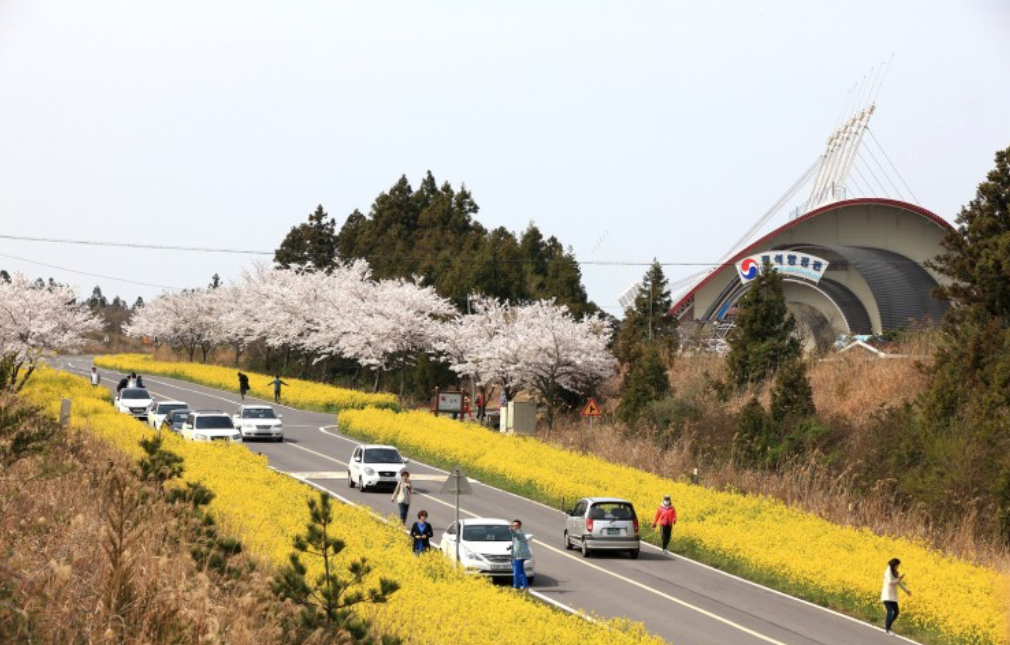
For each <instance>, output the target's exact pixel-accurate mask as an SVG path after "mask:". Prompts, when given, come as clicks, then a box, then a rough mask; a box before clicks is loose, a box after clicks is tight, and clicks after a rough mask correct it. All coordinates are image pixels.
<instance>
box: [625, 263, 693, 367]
mask: <svg viewBox="0 0 1010 645" xmlns="http://www.w3.org/2000/svg"><path fill="white" fill-rule="evenodd" d="M672 308H673V299H672V298H671V297H670V289H669V287H668V283H667V280H666V275H665V274H664V273H663V267H662V265H660V264H659V263H658V262H653V264H652V266H650V267H649V270H648V271H646V273H645V276H644V277H643V278H642V284H641V287H640V288H639V290H638V295H637V296H636V297H635V302H634V304H633V305H632V306H631V307H629V308H628V309H627V310H626V311H625V312H624V320H623V321H622V322H621V327H620V331H619V332H618V334H617V350H616V354H617V359H618V360H619V361H621V363H622V364H625V365H629V364H633V363H634V362H635V361H636V360H638V358H639V356H640V355H641V353H642V349H643V348H644V347H645V346H646V345H649V344H654V345H655V346H656V348H657V350H658V351H659V355H660V357H661V358H662V359H663V362H664V363H665V364H666V365H667V366H670V365H672V364H673V357H674V355H675V354H676V353H677V349H678V347H679V345H680V336H679V332H678V331H677V318H676V317H675V316H674V315H673V314H672V313H671V311H670V310H671V309H672Z"/></svg>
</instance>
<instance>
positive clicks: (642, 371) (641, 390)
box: [617, 344, 670, 424]
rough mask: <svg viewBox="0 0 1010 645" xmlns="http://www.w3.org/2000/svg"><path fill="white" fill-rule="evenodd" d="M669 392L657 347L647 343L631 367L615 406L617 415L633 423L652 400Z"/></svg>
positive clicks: (656, 399) (668, 381) (667, 378)
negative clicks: (617, 403)
mask: <svg viewBox="0 0 1010 645" xmlns="http://www.w3.org/2000/svg"><path fill="white" fill-rule="evenodd" d="M669 393H670V379H669V377H668V376H667V374H666V366H665V365H664V364H663V360H662V359H661V358H660V354H659V350H658V347H657V346H656V345H655V344H653V345H647V346H646V347H645V348H644V349H643V350H642V351H641V353H640V355H639V358H638V360H637V361H635V363H634V365H633V366H632V368H631V372H630V373H629V375H628V378H627V384H626V386H625V388H624V391H623V393H622V394H621V402H620V404H619V405H618V406H617V416H618V418H619V419H621V420H622V421H624V422H625V423H629V424H631V423H634V422H635V421H637V420H638V419H639V417H640V416H641V414H642V412H643V411H644V410H645V408H646V407H648V405H649V404H650V403H652V402H653V401H658V400H659V399H661V398H663V397H664V396H666V395H667V394H669Z"/></svg>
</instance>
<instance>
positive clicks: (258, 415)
mask: <svg viewBox="0 0 1010 645" xmlns="http://www.w3.org/2000/svg"><path fill="white" fill-rule="evenodd" d="M234 418H235V427H236V428H238V429H239V432H241V433H242V438H243V439H273V440H274V441H284V424H283V423H282V422H281V415H279V414H277V413H276V412H274V409H273V408H272V407H270V406H269V405H243V406H239V409H238V412H236V413H235V417H234Z"/></svg>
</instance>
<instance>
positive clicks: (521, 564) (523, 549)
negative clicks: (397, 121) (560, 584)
mask: <svg viewBox="0 0 1010 645" xmlns="http://www.w3.org/2000/svg"><path fill="white" fill-rule="evenodd" d="M508 549H509V551H511V552H512V586H513V587H515V588H516V589H519V590H522V591H526V590H527V589H529V588H530V583H529V580H527V579H526V561H527V560H529V559H530V558H532V557H533V553H532V552H531V551H530V543H529V540H528V539H527V538H526V533H524V532H523V523H522V522H521V521H520V520H512V544H511V545H509V547H508Z"/></svg>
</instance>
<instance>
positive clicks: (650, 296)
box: [649, 271, 652, 343]
mask: <svg viewBox="0 0 1010 645" xmlns="http://www.w3.org/2000/svg"><path fill="white" fill-rule="evenodd" d="M649 342H650V343H651V342H652V272H651V271H650V272H649Z"/></svg>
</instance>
